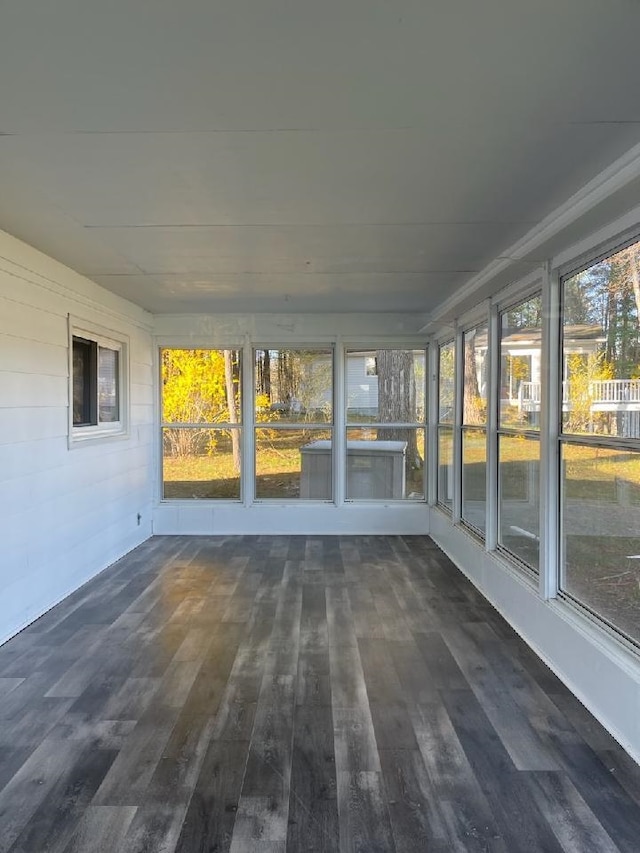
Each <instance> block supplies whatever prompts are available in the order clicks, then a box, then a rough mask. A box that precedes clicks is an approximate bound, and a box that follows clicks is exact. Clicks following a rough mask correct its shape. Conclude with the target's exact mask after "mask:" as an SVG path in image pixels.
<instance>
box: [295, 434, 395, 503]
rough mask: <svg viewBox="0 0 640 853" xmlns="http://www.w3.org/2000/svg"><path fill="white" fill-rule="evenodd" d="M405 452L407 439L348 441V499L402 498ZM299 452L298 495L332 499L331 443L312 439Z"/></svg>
mask: <svg viewBox="0 0 640 853" xmlns="http://www.w3.org/2000/svg"><path fill="white" fill-rule="evenodd" d="M406 453H407V442H406V441H347V494H346V497H347V499H348V500H359V499H364V500H367V499H368V500H372V499H374V500H375V499H378V500H380V499H383V500H384V499H388V500H401V499H403V498H404V497H405V489H406V481H405V477H406V474H405V470H406V466H405V456H406ZM300 455H301V457H302V472H301V477H300V497H301V498H309V499H312V500H331V497H332V489H331V482H332V476H331V475H332V461H331V442H330V441H328V440H321V441H312V442H310V443H309V444H305V445H304V446H303V447H301V448H300Z"/></svg>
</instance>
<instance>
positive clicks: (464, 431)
mask: <svg viewBox="0 0 640 853" xmlns="http://www.w3.org/2000/svg"><path fill="white" fill-rule="evenodd" d="M475 313H476V316H474V317H473V319H471V318H470V319H469V320H468V321H467V323H465V324H464V325H463V326H461V329H460V352H461V356H460V373H461V376H460V387H461V400H460V406H459V410H460V472H459V478H458V479H459V491H460V523H461V524H462V525H463V526H464V527H466V528H467V529H468V530H469V531H470V532H471V533H472V534H473V535H474V536H477V537H478V538H479V539H480V540H481V541H483V542H484V541H486V539H487V535H488V528H489V524H490V512H489V500H488V499H487V482H488V479H489V436H490V414H491V412H490V405H491V318H490V315H489V311H488V310H486V307H485V306H484V305H483V310H482V312H475ZM482 329H485V330H486V336H487V349H486V352H485V356H484V358H485V363H484V365H483V371H484V375H485V394H484V401H485V406H486V409H485V416H484V421H483V423H480V424H473V423H470V422H469V421H468V420H467V417H466V414H467V413H466V412H465V407H464V403H465V391H466V389H465V378H466V377H465V364H466V347H467V336H468V335H469V334H470V333H471V332H473V333H474V335H477V334H478V332H479V331H480V330H482ZM481 396H482V395H481ZM474 433H478V434H480V433H482V435H484V447H485V459H484V469H485V490H484V491H485V494H484V504H485V508H484V528H480V527H478V525H477V524H474V523H473V522H472V521H470V520H469V518H468V517H467V516H466V514H465V462H464V451H465V438H467V437H468V436H469V435H470V434H474Z"/></svg>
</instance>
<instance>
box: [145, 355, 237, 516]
mask: <svg viewBox="0 0 640 853" xmlns="http://www.w3.org/2000/svg"><path fill="white" fill-rule="evenodd" d="M160 365H161V372H162V494H163V497H164V498H165V499H178V500H180V499H225V498H226V499H231V500H239V499H240V496H241V494H240V469H241V430H242V406H241V351H240V350H237V349H225V350H218V349H162V350H161V351H160Z"/></svg>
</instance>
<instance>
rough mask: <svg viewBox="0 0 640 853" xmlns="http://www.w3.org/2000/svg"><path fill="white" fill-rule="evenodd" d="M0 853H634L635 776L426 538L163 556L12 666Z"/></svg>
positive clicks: (1, 679)
mask: <svg viewBox="0 0 640 853" xmlns="http://www.w3.org/2000/svg"><path fill="white" fill-rule="evenodd" d="M0 720H1V726H0V852H3V851H12V853H17V852H18V851H20V853H40V851H56V853H125V851H126V853H134V851H135V853H142V851H148V853H200V852H202V853H204V851H209V853H212V851H228V850H229V851H232V853H251V851H261V853H267V851H268V853H281V851H285V850H286V851H289V853H291V851H301V853H313V852H314V851H362V853H374V851H398V853H405V851H407V852H408V851H434V852H435V853H445V851H446V853H448V852H449V851H478V852H479V851H492V853H521V852H522V853H537V851H550V853H551V851H563V850H564V851H573V853H590V851H594V853H613V851H620V853H637V851H638V850H640V769H639V768H638V767H637V765H635V764H634V763H633V762H632V761H631V760H630V759H629V758H628V757H627V756H626V754H625V753H624V752H623V751H622V750H621V749H620V748H619V747H618V746H617V744H616V743H615V741H614V740H613V739H612V738H611V737H610V736H609V735H608V734H607V733H606V732H605V731H604V730H603V729H602V728H601V727H600V726H599V725H598V724H597V723H596V722H595V721H594V719H593V718H592V717H591V716H590V715H589V714H588V713H587V711H586V710H585V709H584V708H583V707H582V706H581V705H580V704H579V703H578V702H577V701H576V700H575V699H574V698H573V697H572V696H571V694H570V693H569V692H568V691H567V690H566V689H565V688H564V687H563V685H562V684H561V683H560V682H559V681H558V680H557V679H556V678H555V677H554V676H553V675H552V674H551V673H550V671H549V670H548V669H547V668H546V667H545V666H544V665H543V664H542V663H541V662H540V661H539V660H538V658H536V656H535V655H534V654H533V653H532V652H531V651H530V650H529V649H528V648H527V647H526V646H525V645H524V644H523V643H522V642H521V641H520V640H519V639H518V637H517V636H516V635H515V634H514V632H513V631H512V630H511V629H510V628H509V627H508V625H507V624H506V623H505V622H504V621H503V620H502V619H501V618H500V616H498V614H497V613H496V612H495V611H494V610H493V609H492V608H491V607H490V605H489V604H488V603H487V602H486V601H485V600H484V599H483V598H482V597H481V596H480V595H479V594H478V593H477V592H476V591H475V590H474V588H473V587H472V586H471V585H470V584H469V583H468V582H467V581H466V580H465V579H464V578H463V576H462V575H461V574H460V573H459V572H457V571H456V569H455V568H454V567H453V565H452V564H451V563H450V562H449V561H448V560H447V558H446V557H445V556H444V555H443V554H442V552H441V551H439V550H438V549H437V548H436V547H435V545H434V544H433V542H432V541H431V540H430V539H429V538H428V537H389V536H379V537H370V536H360V537H356V536H353V537H305V536H297V537H282V536H273V537H263V536H260V537H250V536H237V537H219V538H204V537H194V538H187V537H157V538H154V539H151V540H149V542H147V543H145V544H144V545H143V546H141V547H140V548H138V549H137V550H136V551H134V552H132V553H131V554H130V555H129V556H128V557H126V558H125V559H123V560H121V561H120V562H118V563H117V564H116V565H114V566H113V567H111V568H110V569H108V570H107V571H105V572H103V573H102V574H101V575H100V576H99V577H98V578H96V579H95V580H94V581H92V582H91V583H89V584H88V585H86V586H84V587H83V588H82V589H80V590H78V591H77V592H76V593H75V594H74V595H72V596H71V597H70V598H68V599H67V600H66V601H65V602H63V603H62V604H61V605H59V606H58V607H56V608H54V609H53V610H51V611H50V612H49V613H47V614H46V615H45V616H44V617H43V618H42V619H40V620H38V621H37V622H36V623H34V624H33V625H32V626H31V627H30V628H28V629H27V630H25V631H23V632H22V633H21V634H20V635H19V636H17V637H15V638H14V639H13V640H11V641H10V642H8V643H7V644H5V645H4V646H3V647H2V648H1V649H0Z"/></svg>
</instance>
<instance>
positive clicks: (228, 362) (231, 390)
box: [224, 349, 240, 472]
mask: <svg viewBox="0 0 640 853" xmlns="http://www.w3.org/2000/svg"><path fill="white" fill-rule="evenodd" d="M224 378H225V385H226V389H227V407H228V409H229V423H230V424H237V423H238V422H239V421H238V410H237V409H236V394H235V387H234V384H233V361H232V357H231V350H228V349H226V350H225V351H224ZM229 431H230V433H231V449H232V453H233V467H234V470H235V471H238V472H239V471H240V430H238V429H231V430H229Z"/></svg>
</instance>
